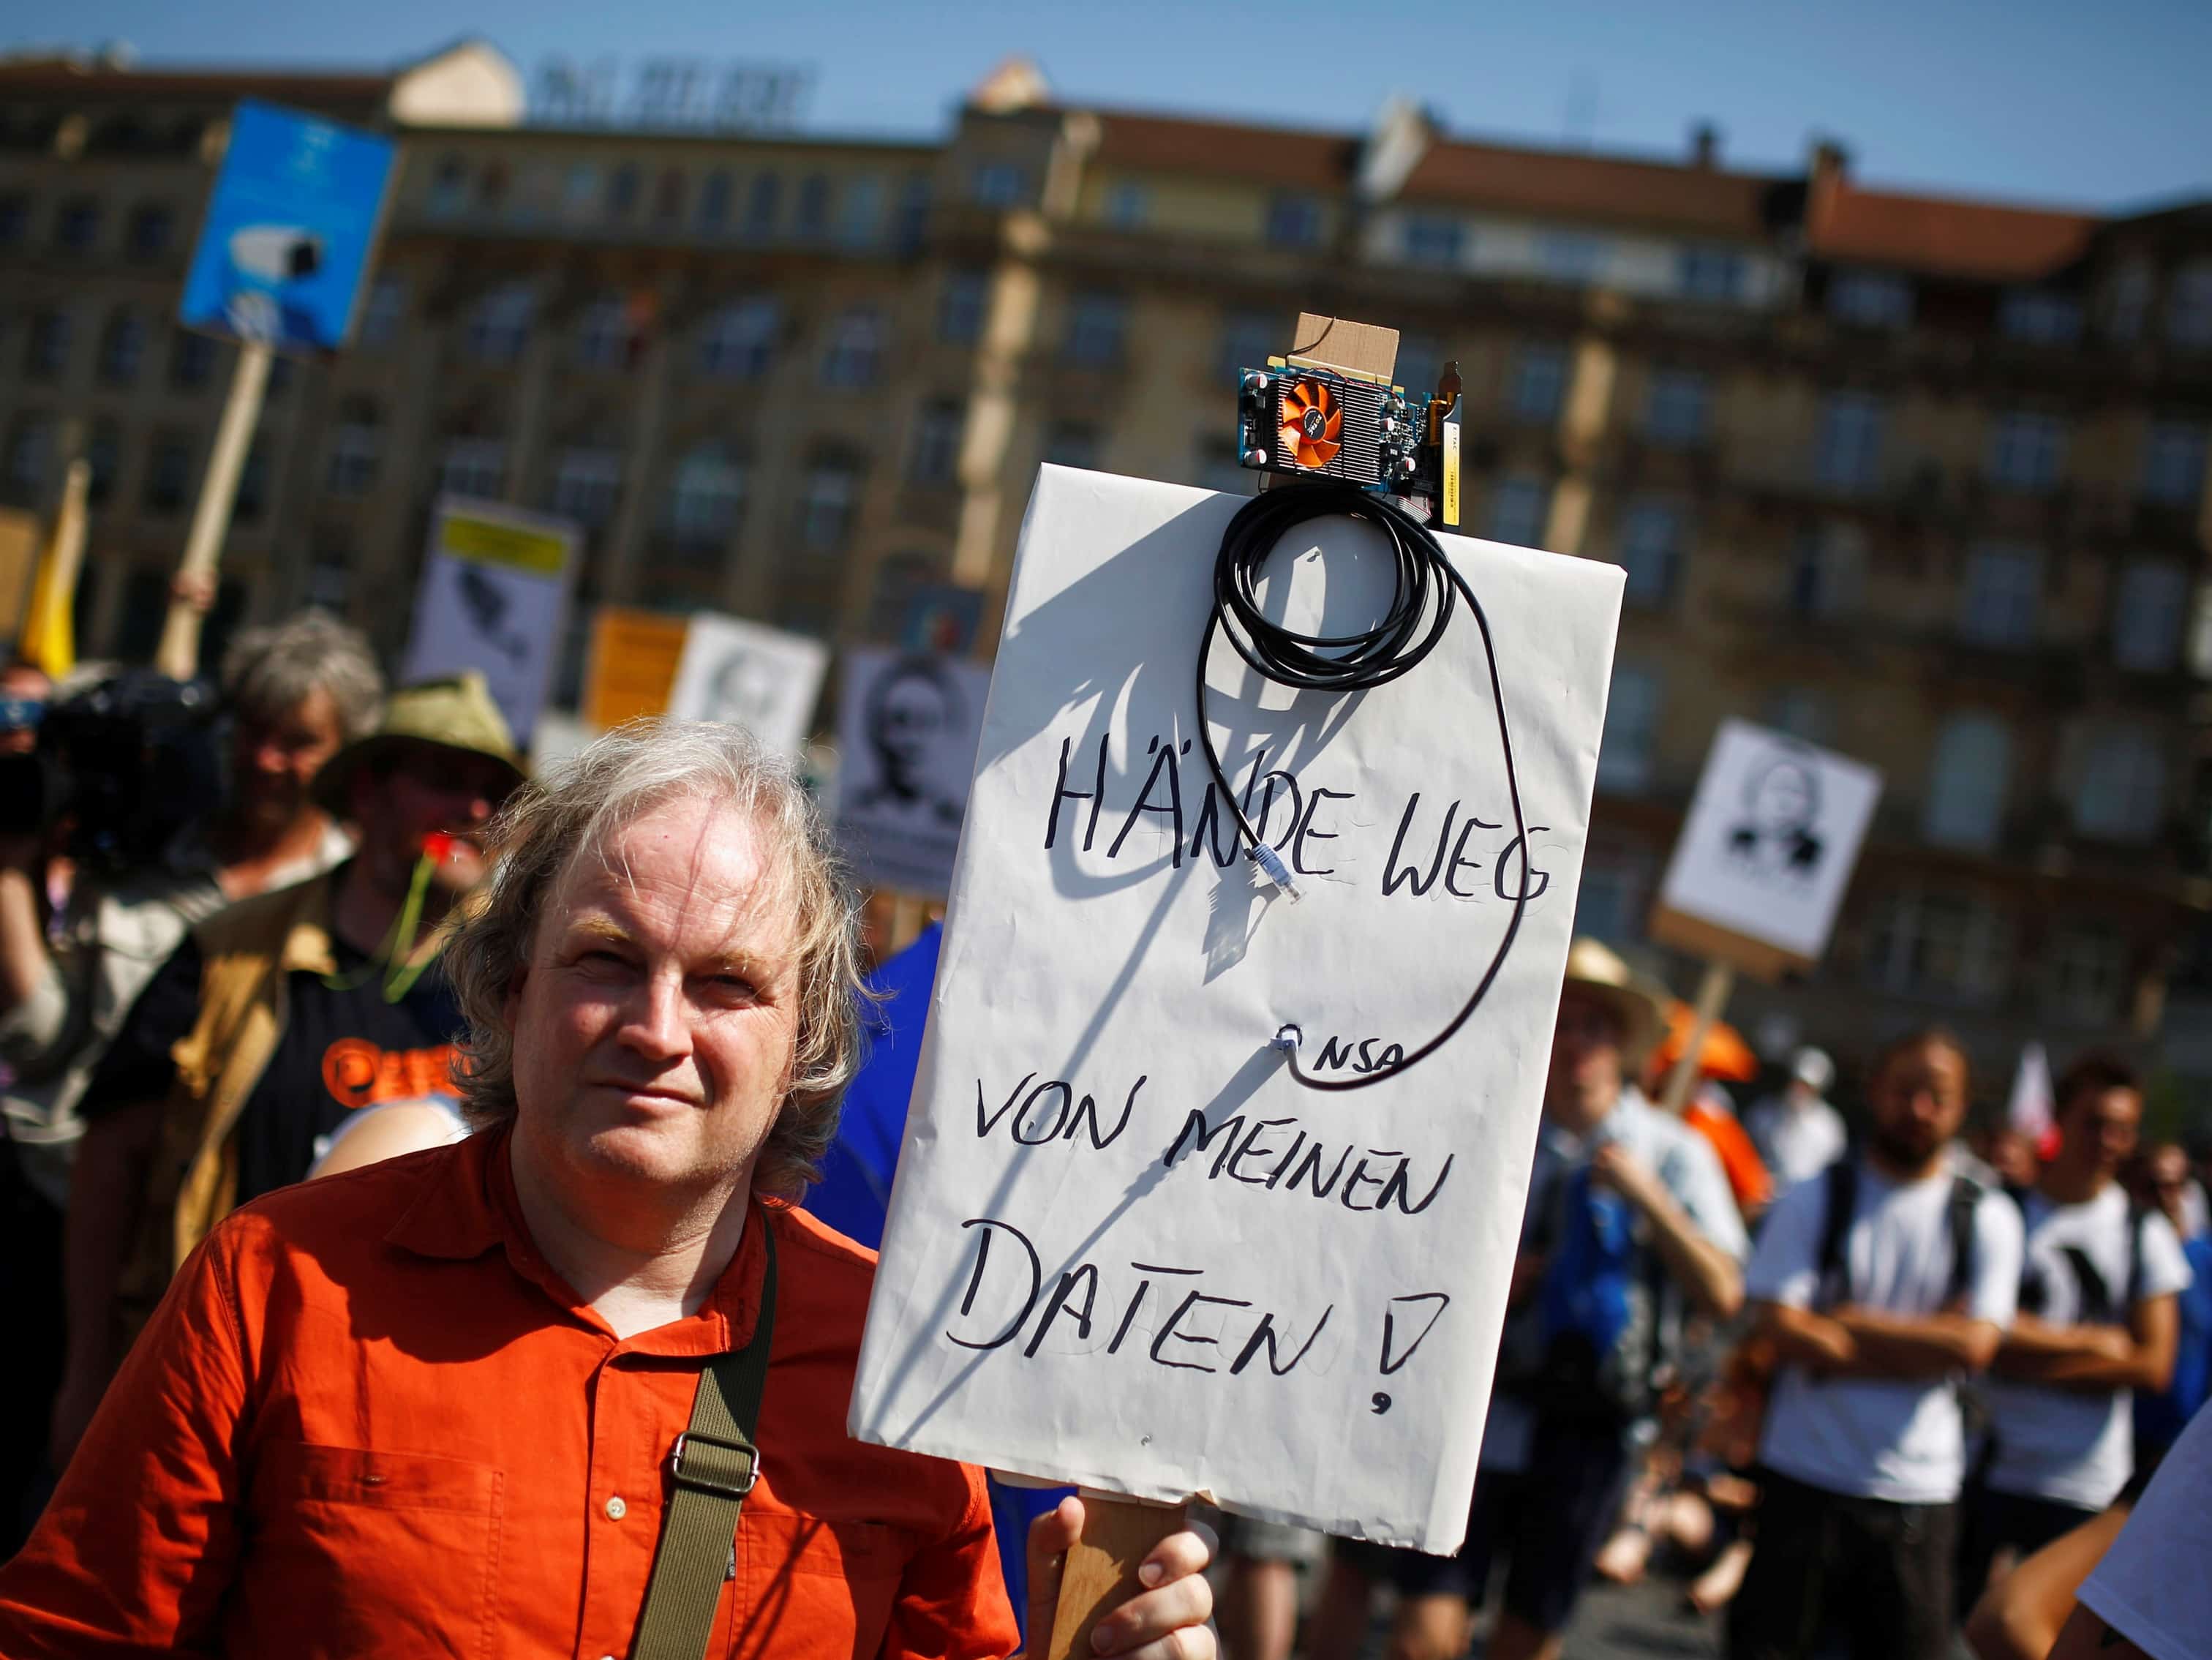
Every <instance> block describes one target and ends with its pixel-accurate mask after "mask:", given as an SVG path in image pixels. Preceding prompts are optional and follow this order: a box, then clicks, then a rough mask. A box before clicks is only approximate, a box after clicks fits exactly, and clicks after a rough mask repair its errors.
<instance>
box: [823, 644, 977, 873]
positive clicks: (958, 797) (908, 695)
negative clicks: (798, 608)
mask: <svg viewBox="0 0 2212 1660" xmlns="http://www.w3.org/2000/svg"><path fill="white" fill-rule="evenodd" d="M844 672H845V679H844V684H843V685H842V687H840V689H839V693H838V712H837V749H838V763H837V840H838V842H839V844H840V845H841V846H842V847H843V848H844V849H845V854H846V856H847V857H848V859H850V860H852V861H853V868H854V871H855V872H856V873H858V874H859V876H860V879H861V880H862V881H863V882H866V883H867V884H869V885H871V886H873V887H880V888H893V889H896V890H897V891H900V892H902V893H914V894H940V893H943V892H945V891H946V888H947V887H948V885H950V884H951V879H952V855H953V854H954V853H955V852H956V851H957V849H958V848H959V845H960V821H961V818H962V816H963V814H964V813H965V812H966V811H967V807H968V783H969V775H971V774H972V773H973V772H974V771H975V743H976V739H977V737H978V736H979V734H980V733H981V730H982V725H983V702H984V699H985V697H986V696H987V693H988V692H989V690H990V684H991V671H990V670H989V669H987V668H986V667H984V666H983V665H981V664H980V663H975V662H970V661H969V660H967V659H965V658H959V657H947V656H945V655H943V654H939V653H934V652H896V651H888V650H885V649H884V648H881V647H877V646H863V647H859V648H855V649H854V650H852V651H848V652H847V653H846V654H845V671H844Z"/></svg>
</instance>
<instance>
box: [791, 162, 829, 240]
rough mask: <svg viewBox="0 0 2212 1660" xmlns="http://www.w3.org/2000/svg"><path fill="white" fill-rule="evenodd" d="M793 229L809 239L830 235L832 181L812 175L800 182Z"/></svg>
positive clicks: (817, 174)
mask: <svg viewBox="0 0 2212 1660" xmlns="http://www.w3.org/2000/svg"><path fill="white" fill-rule="evenodd" d="M794 218H795V222H794V224H793V227H792V228H793V230H795V231H796V232H797V233H798V234H799V235H801V236H804V237H808V238H813V237H819V236H827V235H828V234H829V179H826V178H824V177H823V175H822V174H820V173H808V174H807V175H806V177H805V178H804V179H800V180H799V202H798V206H797V210H796V213H795V215H794Z"/></svg>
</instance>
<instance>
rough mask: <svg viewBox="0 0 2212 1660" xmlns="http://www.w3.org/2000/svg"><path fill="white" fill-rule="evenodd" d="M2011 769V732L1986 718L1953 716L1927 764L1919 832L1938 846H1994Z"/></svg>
mask: <svg viewBox="0 0 2212 1660" xmlns="http://www.w3.org/2000/svg"><path fill="white" fill-rule="evenodd" d="M2011 770H2012V733H2010V732H2008V731H2007V730H2006V728H2005V725H2004V723H2003V722H2002V721H1999V720H1998V719H1996V717H1995V716H1994V715H1989V714H1954V715H1953V716H1952V717H1951V718H1950V719H1949V720H1948V721H1945V722H1944V723H1943V729H1942V733H1940V734H1938V736H1937V738H1936V754H1935V757H1934V759H1933V760H1932V761H1931V762H1930V763H1929V770H1928V802H1927V806H1926V809H1925V811H1924V812H1923V813H1922V816H1921V822H1920V831H1921V834H1922V835H1923V836H1925V837H1926V838H1927V839H1928V840H1929V841H1930V842H1934V843H1935V844H1936V846H1938V847H1944V848H1976V849H1978V850H1980V851H1983V852H1987V851H1988V850H1989V849H1990V848H1993V847H1995V846H1996V841H1997V831H1998V830H1999V829H2000V828H2001V827H2002V824H2003V822H2004V809H2005V789H2006V786H2007V783H2008V781H2009V779H2010V777H2011Z"/></svg>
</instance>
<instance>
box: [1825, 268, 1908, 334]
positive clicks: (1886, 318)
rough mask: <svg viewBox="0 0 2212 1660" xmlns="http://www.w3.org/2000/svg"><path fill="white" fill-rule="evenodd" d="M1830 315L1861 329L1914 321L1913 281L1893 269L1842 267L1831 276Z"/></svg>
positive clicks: (1893, 327) (1884, 327)
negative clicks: (1841, 269)
mask: <svg viewBox="0 0 2212 1660" xmlns="http://www.w3.org/2000/svg"><path fill="white" fill-rule="evenodd" d="M1828 315H1829V316H1831V317H1832V318H1834V319H1836V321H1838V323H1848V324H1850V325H1851V326H1852V327H1854V328H1861V329H1901V328H1906V327H1909V326H1910V325H1911V322H1912V284H1911V283H1908V282H1906V281H1905V278H1903V277H1899V276H1897V275H1896V274H1894V273H1893V272H1891V271H1838V272H1836V273H1835V275H1833V276H1832V277H1830V278H1829V279H1828Z"/></svg>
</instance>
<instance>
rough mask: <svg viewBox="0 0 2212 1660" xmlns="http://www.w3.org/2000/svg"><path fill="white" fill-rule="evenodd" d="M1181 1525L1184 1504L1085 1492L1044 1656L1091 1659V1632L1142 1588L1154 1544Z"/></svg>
mask: <svg viewBox="0 0 2212 1660" xmlns="http://www.w3.org/2000/svg"><path fill="white" fill-rule="evenodd" d="M1182 1527H1183V1506H1182V1505H1148V1504H1146V1503H1144V1502H1142V1501H1141V1500H1139V1499H1113V1498H1094V1497H1092V1496H1091V1494H1090V1493H1085V1494H1084V1495H1083V1537H1082V1538H1081V1539H1079V1540H1078V1541H1076V1544H1075V1548H1073V1550H1071V1551H1069V1552H1068V1553H1067V1561H1066V1566H1064V1567H1063V1568H1062V1569H1061V1571H1060V1604H1059V1607H1058V1608H1056V1609H1055V1610H1054V1614H1053V1617H1052V1642H1051V1644H1050V1645H1049V1646H1048V1648H1047V1649H1046V1650H1045V1652H1044V1660H1090V1657H1091V1628H1092V1627H1094V1626H1096V1625H1097V1623H1098V1622H1099V1621H1100V1620H1103V1619H1104V1618H1105V1617H1106V1616H1107V1615H1108V1614H1111V1613H1113V1611H1114V1610H1115V1608H1120V1607H1121V1604H1122V1603H1124V1602H1127V1601H1128V1600H1129V1599H1130V1598H1131V1597H1132V1596H1135V1595H1136V1594H1137V1593H1138V1592H1139V1590H1143V1589H1144V1588H1143V1587H1142V1586H1141V1585H1139V1584H1138V1583H1137V1570H1138V1569H1139V1567H1140V1566H1143V1565H1144V1560H1145V1558H1146V1557H1147V1556H1149V1555H1150V1554H1152V1547H1153V1546H1155V1545H1157V1544H1158V1543H1159V1542H1160V1541H1161V1540H1163V1539H1164V1538H1166V1537H1167V1536H1168V1535H1170V1534H1171V1533H1180V1532H1181V1531H1182Z"/></svg>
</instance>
